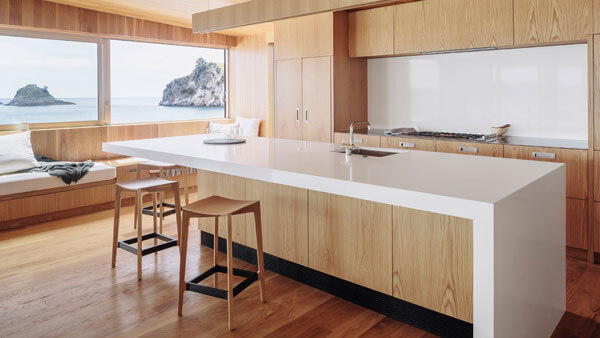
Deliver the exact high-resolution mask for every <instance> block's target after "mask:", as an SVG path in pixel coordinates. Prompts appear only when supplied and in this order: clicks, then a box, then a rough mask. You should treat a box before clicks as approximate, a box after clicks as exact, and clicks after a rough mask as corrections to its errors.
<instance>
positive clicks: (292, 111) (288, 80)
mask: <svg viewBox="0 0 600 338" xmlns="http://www.w3.org/2000/svg"><path fill="white" fill-rule="evenodd" d="M276 73H277V75H276V79H275V114H276V116H275V124H276V137H278V138H288V139H296V140H301V139H302V60H301V59H290V60H279V61H277V69H276Z"/></svg>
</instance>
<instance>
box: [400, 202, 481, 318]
mask: <svg viewBox="0 0 600 338" xmlns="http://www.w3.org/2000/svg"><path fill="white" fill-rule="evenodd" d="M393 214H394V215H393V224H394V225H393V240H394V244H393V247H394V251H393V252H394V258H393V260H394V266H393V295H394V297H398V298H401V299H403V300H406V301H408V302H411V303H414V304H417V305H421V306H423V307H426V308H428V309H431V310H434V311H437V312H441V313H444V314H446V315H448V316H452V317H455V318H458V319H461V320H464V321H467V322H471V323H472V322H473V221H471V220H468V219H464V218H458V217H451V216H447V215H440V214H433V213H427V212H424V211H419V210H412V209H406V208H401V207H394V209H393Z"/></svg>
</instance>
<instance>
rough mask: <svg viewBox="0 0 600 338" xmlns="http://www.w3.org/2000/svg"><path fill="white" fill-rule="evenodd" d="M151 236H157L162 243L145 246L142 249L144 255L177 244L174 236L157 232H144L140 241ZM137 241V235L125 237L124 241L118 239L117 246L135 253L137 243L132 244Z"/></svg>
mask: <svg viewBox="0 0 600 338" xmlns="http://www.w3.org/2000/svg"><path fill="white" fill-rule="evenodd" d="M153 238H157V239H160V240H161V241H163V242H164V243H161V244H158V245H155V246H152V247H149V248H146V249H143V250H142V256H146V255H149V254H151V253H155V252H158V251H162V250H165V249H168V248H170V247H173V246H177V240H176V239H174V238H171V237H169V236H165V235H163V234H159V233H156V232H153V233H150V234H146V235H143V236H142V241H145V240H148V239H153ZM136 243H137V237H134V238H130V239H126V240H124V241H119V248H121V249H123V250H125V251H129V252H131V253H132V254H134V255H137V245H136V246H133V245H134V244H136Z"/></svg>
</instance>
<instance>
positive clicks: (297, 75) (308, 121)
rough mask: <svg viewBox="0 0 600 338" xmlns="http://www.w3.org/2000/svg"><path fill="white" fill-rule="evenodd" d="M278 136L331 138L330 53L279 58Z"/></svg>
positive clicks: (308, 138) (316, 139)
mask: <svg viewBox="0 0 600 338" xmlns="http://www.w3.org/2000/svg"><path fill="white" fill-rule="evenodd" d="M276 71H277V75H276V83H275V86H276V87H275V114H276V117H275V124H276V127H277V128H276V137H278V138H288V139H296V140H305V141H321V142H331V129H332V128H331V115H332V114H331V82H332V81H331V57H329V56H325V57H318V58H305V59H290V60H279V61H277V70H276Z"/></svg>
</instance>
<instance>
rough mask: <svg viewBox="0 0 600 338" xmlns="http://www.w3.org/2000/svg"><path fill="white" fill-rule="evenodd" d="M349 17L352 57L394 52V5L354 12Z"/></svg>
mask: <svg viewBox="0 0 600 338" xmlns="http://www.w3.org/2000/svg"><path fill="white" fill-rule="evenodd" d="M348 19H349V27H348V28H349V44H350V56H351V57H358V56H377V55H392V54H394V29H393V27H394V7H392V6H386V7H378V8H373V9H367V10H363V11H357V12H352V13H350V14H349V16H348Z"/></svg>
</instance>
